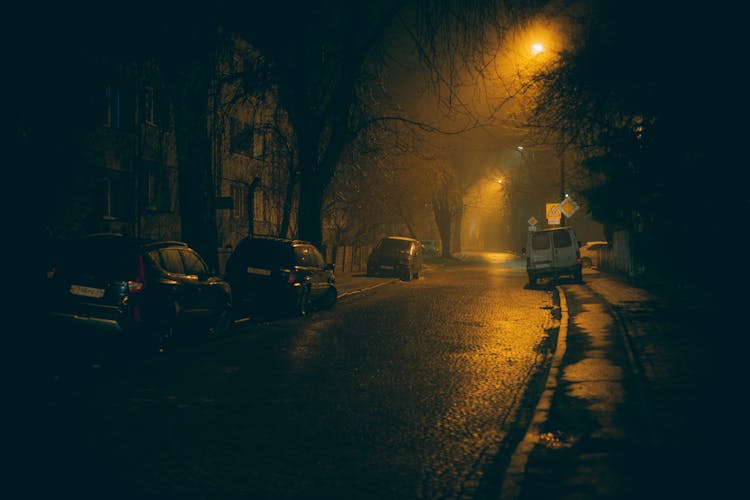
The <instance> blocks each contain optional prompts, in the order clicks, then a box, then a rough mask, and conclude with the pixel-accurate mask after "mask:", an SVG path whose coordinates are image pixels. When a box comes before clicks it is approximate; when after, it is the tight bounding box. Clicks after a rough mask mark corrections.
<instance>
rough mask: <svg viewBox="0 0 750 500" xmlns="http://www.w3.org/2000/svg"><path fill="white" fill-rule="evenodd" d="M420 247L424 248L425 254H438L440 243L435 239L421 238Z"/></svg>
mask: <svg viewBox="0 0 750 500" xmlns="http://www.w3.org/2000/svg"><path fill="white" fill-rule="evenodd" d="M422 248H423V249H424V253H425V255H433V256H434V255H438V254H439V253H440V245H438V242H437V241H435V240H422Z"/></svg>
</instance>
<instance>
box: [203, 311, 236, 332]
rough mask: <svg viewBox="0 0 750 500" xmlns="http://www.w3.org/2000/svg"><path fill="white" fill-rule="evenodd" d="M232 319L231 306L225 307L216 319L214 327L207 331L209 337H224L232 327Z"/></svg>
mask: <svg viewBox="0 0 750 500" xmlns="http://www.w3.org/2000/svg"><path fill="white" fill-rule="evenodd" d="M232 317H233V312H232V306H230V305H227V306H226V308H225V309H224V310H223V311H222V312H221V313H220V314H219V316H218V317H217V318H216V321H215V322H214V325H213V326H212V327H211V328H209V329H208V333H209V335H225V334H226V333H227V332H228V331H229V327H230V326H232Z"/></svg>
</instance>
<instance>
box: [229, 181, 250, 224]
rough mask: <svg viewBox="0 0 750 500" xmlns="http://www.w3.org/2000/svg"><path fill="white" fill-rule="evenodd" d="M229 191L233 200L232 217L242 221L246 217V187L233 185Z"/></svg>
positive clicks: (237, 184)
mask: <svg viewBox="0 0 750 500" xmlns="http://www.w3.org/2000/svg"><path fill="white" fill-rule="evenodd" d="M230 190H231V195H232V200H233V208H232V217H234V218H235V219H240V218H242V219H244V218H245V217H247V187H246V186H243V185H242V184H239V183H234V184H232V186H231V188H230Z"/></svg>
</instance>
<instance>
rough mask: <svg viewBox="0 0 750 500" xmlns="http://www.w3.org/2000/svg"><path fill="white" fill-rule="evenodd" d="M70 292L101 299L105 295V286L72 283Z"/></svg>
mask: <svg viewBox="0 0 750 500" xmlns="http://www.w3.org/2000/svg"><path fill="white" fill-rule="evenodd" d="M70 293H71V294H73V295H80V296H82V297H93V298H95V299H101V298H102V297H104V289H103V288H93V287H90V286H81V285H70Z"/></svg>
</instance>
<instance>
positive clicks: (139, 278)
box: [128, 255, 146, 294]
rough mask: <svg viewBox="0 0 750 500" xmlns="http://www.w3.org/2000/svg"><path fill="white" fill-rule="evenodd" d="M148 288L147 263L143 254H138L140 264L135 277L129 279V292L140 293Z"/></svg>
mask: <svg viewBox="0 0 750 500" xmlns="http://www.w3.org/2000/svg"><path fill="white" fill-rule="evenodd" d="M145 288H146V263H145V262H144V261H143V256H142V255H139V256H138V264H137V267H136V271H135V279H134V280H132V281H128V293H131V294H133V293H139V292H142V291H143V290H144V289H145Z"/></svg>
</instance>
